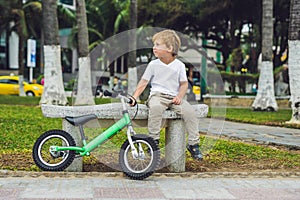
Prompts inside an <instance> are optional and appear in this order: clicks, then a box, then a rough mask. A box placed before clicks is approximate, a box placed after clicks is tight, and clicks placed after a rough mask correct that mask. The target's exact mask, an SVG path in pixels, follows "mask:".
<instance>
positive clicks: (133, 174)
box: [119, 134, 160, 180]
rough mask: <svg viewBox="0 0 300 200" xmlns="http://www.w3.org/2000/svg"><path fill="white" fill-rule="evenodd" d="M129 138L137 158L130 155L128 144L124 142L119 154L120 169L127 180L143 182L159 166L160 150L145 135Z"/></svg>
mask: <svg viewBox="0 0 300 200" xmlns="http://www.w3.org/2000/svg"><path fill="white" fill-rule="evenodd" d="M131 138H132V142H133V144H134V146H135V148H136V149H137V156H134V155H133V154H132V151H131V146H130V143H129V141H128V140H126V141H125V142H124V143H123V145H122V147H121V151H120V153H119V162H120V167H121V169H122V170H123V172H124V174H125V175H126V176H128V177H129V178H131V179H135V180H143V179H145V178H147V177H149V176H151V175H152V174H153V173H154V171H155V170H156V169H157V167H158V166H159V164H160V150H159V147H158V145H157V143H156V142H155V141H154V140H153V139H152V138H151V137H149V136H147V135H142V134H139V135H134V136H132V137H131ZM141 149H142V151H140V150H141Z"/></svg>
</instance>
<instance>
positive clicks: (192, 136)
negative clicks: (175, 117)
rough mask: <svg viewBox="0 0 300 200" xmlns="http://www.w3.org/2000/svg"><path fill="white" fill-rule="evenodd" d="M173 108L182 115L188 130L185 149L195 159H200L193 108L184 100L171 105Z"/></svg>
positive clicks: (196, 124) (198, 137)
mask: <svg viewBox="0 0 300 200" xmlns="http://www.w3.org/2000/svg"><path fill="white" fill-rule="evenodd" d="M172 108H173V110H174V111H175V112H177V113H178V114H181V115H182V118H183V120H184V123H185V127H186V130H187V132H188V145H187V149H188V150H189V152H190V153H191V155H192V157H193V158H194V159H197V160H202V154H201V152H200V149H199V142H200V134H199V130H198V119H197V117H196V112H195V110H194V108H193V107H192V106H191V105H190V104H189V103H188V102H187V101H185V100H183V102H182V104H181V105H173V106H172Z"/></svg>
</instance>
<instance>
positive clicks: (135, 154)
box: [127, 125, 144, 159]
mask: <svg viewBox="0 0 300 200" xmlns="http://www.w3.org/2000/svg"><path fill="white" fill-rule="evenodd" d="M135 134H136V133H135V132H134V130H133V128H132V126H131V125H128V127H127V138H128V142H129V144H130V148H131V153H132V156H133V158H135V159H137V158H138V157H139V156H140V155H141V154H143V153H144V152H143V149H142V145H141V144H138V146H139V149H138V151H137V149H136V148H135V146H134V145H133V141H132V138H131V135H135Z"/></svg>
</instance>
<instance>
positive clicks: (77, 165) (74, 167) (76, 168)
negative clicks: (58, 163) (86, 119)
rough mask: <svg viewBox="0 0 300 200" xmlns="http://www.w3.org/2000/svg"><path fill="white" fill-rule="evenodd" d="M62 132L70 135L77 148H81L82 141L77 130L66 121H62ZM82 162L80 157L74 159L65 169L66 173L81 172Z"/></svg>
mask: <svg viewBox="0 0 300 200" xmlns="http://www.w3.org/2000/svg"><path fill="white" fill-rule="evenodd" d="M62 127H63V130H64V131H66V132H68V133H69V134H71V136H72V137H73V138H74V140H75V142H76V145H77V146H82V140H81V137H80V133H79V128H78V127H75V126H72V125H71V124H70V123H69V122H67V120H65V119H63V122H62ZM82 170H83V161H82V157H78V158H75V159H74V161H73V162H72V164H71V165H70V166H69V167H68V168H67V169H66V171H68V172H82Z"/></svg>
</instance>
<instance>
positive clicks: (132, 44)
mask: <svg viewBox="0 0 300 200" xmlns="http://www.w3.org/2000/svg"><path fill="white" fill-rule="evenodd" d="M137 6H138V2H137V0H130V21H129V28H130V29H131V31H129V32H128V33H130V35H129V40H128V42H129V43H128V44H129V49H130V50H131V52H129V54H128V94H133V92H134V91H133V90H134V89H135V88H136V86H137V82H138V80H137V68H136V39H137V34H136V31H135V30H136V28H137Z"/></svg>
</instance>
